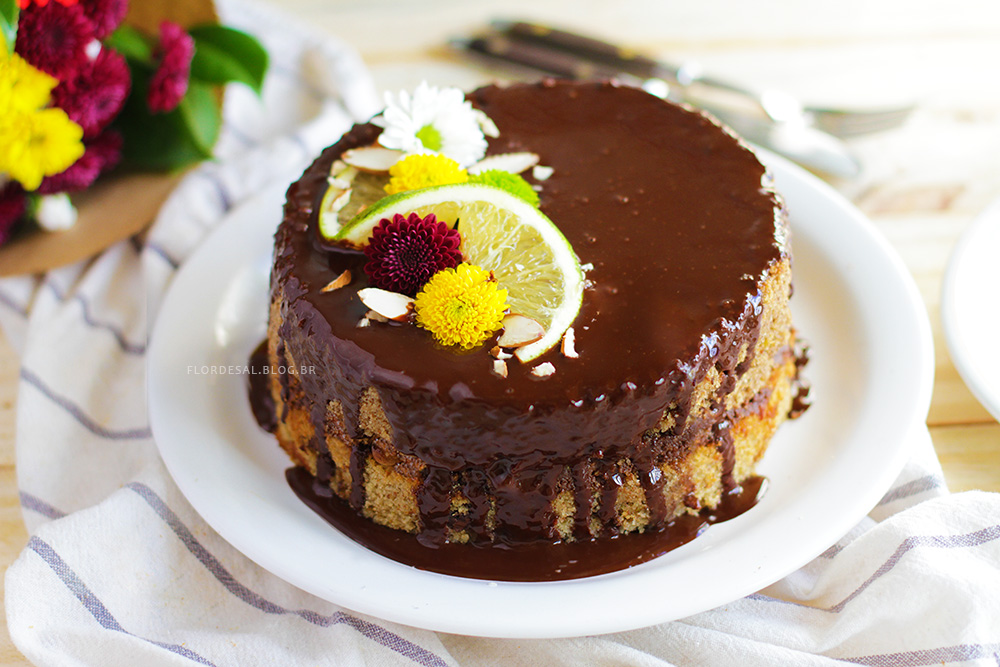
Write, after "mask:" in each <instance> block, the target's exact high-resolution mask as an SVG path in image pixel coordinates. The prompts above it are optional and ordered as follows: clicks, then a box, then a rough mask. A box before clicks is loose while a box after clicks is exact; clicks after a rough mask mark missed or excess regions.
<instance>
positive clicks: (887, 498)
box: [878, 475, 944, 507]
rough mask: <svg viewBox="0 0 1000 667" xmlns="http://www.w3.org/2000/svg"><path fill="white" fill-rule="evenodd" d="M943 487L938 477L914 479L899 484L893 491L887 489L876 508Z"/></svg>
mask: <svg viewBox="0 0 1000 667" xmlns="http://www.w3.org/2000/svg"><path fill="white" fill-rule="evenodd" d="M943 486H944V480H943V479H942V478H941V477H939V476H938V475H927V476H925V477H920V478H919V479H915V480H913V481H911V482H907V483H906V484H900V485H899V486H897V487H895V488H893V489H889V491H888V492H887V493H886V494H885V495H884V496H882V500H880V501H878V507H881V506H882V505H888V504H889V503H891V502H895V501H897V500H902V499H904V498H910V497H911V496H916V495H919V494H921V493H924V492H926V491H932V490H934V489H940V488H941V487H943Z"/></svg>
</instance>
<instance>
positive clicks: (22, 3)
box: [17, 0, 78, 9]
mask: <svg viewBox="0 0 1000 667" xmlns="http://www.w3.org/2000/svg"><path fill="white" fill-rule="evenodd" d="M77 1H78V0H56V2H58V3H59V4H60V5H62V6H63V7H69V6H70V5H75V4H76V3H77ZM31 2H32V0H17V6H18V7H20V8H21V9H27V8H28V5H30V4H31ZM34 3H35V4H36V5H38V6H39V7H44V6H45V5H47V4H49V0H34Z"/></svg>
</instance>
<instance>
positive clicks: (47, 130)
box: [0, 0, 268, 268]
mask: <svg viewBox="0 0 1000 667" xmlns="http://www.w3.org/2000/svg"><path fill="white" fill-rule="evenodd" d="M133 4H134V7H130V6H129V3H128V0H0V245H3V244H4V243H5V242H6V241H8V240H10V239H11V238H14V237H15V236H18V237H21V238H24V237H26V236H30V235H32V233H33V232H34V231H35V230H38V229H39V228H41V229H44V230H60V229H67V228H69V227H72V226H73V224H74V222H75V221H76V219H77V208H76V207H75V206H74V199H78V198H81V199H83V200H84V201H85V202H86V203H87V204H88V205H89V204H90V199H88V197H87V195H90V194H91V193H90V191H91V190H93V189H94V183H95V181H97V180H98V178H99V177H101V176H102V175H103V174H106V173H108V172H109V171H111V170H112V169H115V170H116V171H117V172H118V173H119V174H128V175H129V178H133V177H136V178H139V179H140V180H139V181H138V182H139V184H140V188H139V189H144V190H149V191H150V192H152V191H159V198H162V196H163V195H165V193H166V191H167V190H168V188H169V184H172V182H173V181H172V180H171V179H164V177H162V176H155V177H150V176H148V175H147V176H146V177H145V178H144V179H143V177H142V176H135V175H136V174H141V173H142V172H146V173H147V174H148V172H160V173H162V172H167V173H174V174H176V173H177V172H178V171H180V170H181V169H183V168H184V167H186V166H188V165H191V164H193V163H196V162H199V161H201V160H204V159H207V158H210V157H211V155H212V149H213V147H214V145H215V142H216V140H217V138H218V134H219V130H220V127H221V112H220V107H221V90H222V86H223V85H225V84H226V83H229V82H239V83H242V84H245V85H247V86H249V87H251V88H252V89H254V90H255V91H257V92H258V93H259V92H260V90H261V86H262V83H263V78H264V74H265V71H266V69H267V63H268V57H267V53H266V51H265V50H264V49H263V48H262V47H261V45H260V44H259V43H258V42H257V41H256V40H255V39H254V38H252V37H250V36H249V35H247V34H245V33H243V32H240V31H237V30H234V29H232V28H228V27H225V26H222V25H219V24H218V23H217V22H216V21H214V20H213V18H214V10H213V9H212V7H211V3H206V2H200V3H197V5H195V4H193V3H191V2H178V1H177V0H174V1H172V2H171V1H169V0H164V1H163V2H150V0H142V1H141V2H140V1H137V2H135V3H133ZM198 5H200V6H198ZM192 10H194V11H192ZM192 18H194V20H192ZM206 19H207V20H206ZM184 26H187V27H184ZM101 180H102V181H104V180H105V179H101ZM132 186H134V184H131V185H130V186H129V190H130V191H132V192H135V191H136V190H137V188H135V187H132ZM145 186H149V187H148V188H146V187H145ZM112 187H113V186H112ZM118 194H121V188H119V192H118ZM80 195H83V196H82V197H80ZM71 197H72V198H71ZM97 199H101V198H100V197H98V198H97ZM118 203H119V204H120V203H121V202H118ZM157 203H158V202H157ZM105 208H106V206H105ZM147 208H149V207H148V206H147ZM153 210H155V208H154V209H153ZM151 217H152V215H151V213H150V214H149V216H148V217H147V219H146V220H145V223H148V222H149V219H150V218H151ZM135 231H137V230H136V229H132V230H131V233H134V232H135ZM125 235H128V234H125ZM97 249H99V248H94V250H95V251H96V250H97ZM3 257H4V255H2V254H0V265H2V264H3V263H5V262H4V259H3ZM0 268H2V267H0Z"/></svg>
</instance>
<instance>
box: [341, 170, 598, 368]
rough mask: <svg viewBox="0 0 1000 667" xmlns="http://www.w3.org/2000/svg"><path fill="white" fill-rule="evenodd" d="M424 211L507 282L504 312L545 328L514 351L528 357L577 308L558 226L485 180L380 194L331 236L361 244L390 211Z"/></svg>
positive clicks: (573, 266) (569, 254)
mask: <svg viewBox="0 0 1000 667" xmlns="http://www.w3.org/2000/svg"><path fill="white" fill-rule="evenodd" d="M397 213H398V214H400V215H404V216H405V215H409V214H410V213H416V214H418V215H420V216H421V217H423V216H426V215H427V214H429V213H433V214H434V215H435V216H437V219H438V220H440V221H442V222H444V223H446V224H448V225H449V226H453V225H455V224H456V223H457V225H458V227H457V228H458V231H459V233H460V234H461V235H462V246H461V249H462V255H463V256H464V258H465V260H466V261H467V262H470V263H472V264H476V265H478V266H480V267H482V268H483V269H485V270H487V271H492V272H493V275H494V276H495V277H496V279H497V281H498V282H499V283H500V286H501V287H504V288H506V289H507V303H508V305H509V306H510V311H511V312H512V313H518V314H520V315H525V316H527V317H530V318H531V319H533V320H535V321H537V322H538V323H539V324H541V325H542V326H543V327H544V328H545V335H544V336H543V337H542V338H541V340H538V341H535V342H534V343H531V344H530V345H525V346H524V347H522V348H519V349H518V350H517V357H518V358H519V359H520V360H521V361H525V362H527V361H531V360H532V359H535V358H536V357H538V356H539V355H541V354H542V353H543V352H545V351H546V350H548V349H550V348H552V347H553V346H555V345H556V344H557V343H558V342H559V339H560V338H562V335H563V334H564V333H565V332H566V329H568V328H569V326H570V325H571V324H572V323H573V320H574V319H575V318H576V315H577V313H579V312H580V303H581V302H582V301H583V284H584V276H583V270H582V269H581V268H580V262H579V260H578V259H577V257H576V254H575V253H574V252H573V248H572V246H570V244H569V241H567V240H566V237H565V236H563V234H562V232H560V231H559V228H558V227H556V226H555V225H554V224H553V223H552V221H551V220H549V219H548V218H547V217H545V215H543V214H542V212H541V211H539V210H538V209H537V208H535V207H534V206H531V205H530V204H528V203H527V202H525V201H524V200H523V199H521V198H519V197H516V196H514V195H512V194H510V193H508V192H505V191H504V190H501V189H499V188H495V187H493V186H490V185H483V184H478V183H462V184H457V185H439V186H436V187H432V188H424V189H422V190H411V191H409V192H401V193H399V194H396V195H392V196H389V197H385V198H384V199H382V200H381V201H379V202H378V203H376V204H374V205H373V206H371V207H369V208H367V209H365V210H364V211H363V212H362V213H361V214H360V215H358V216H356V217H355V218H354V219H353V220H351V221H350V222H349V223H347V224H346V225H344V226H343V227H342V228H341V229H340V231H339V232H338V233H337V235H336V236H335V237H334V238H335V240H339V241H343V242H347V243H349V244H351V245H354V246H356V247H364V246H365V245H367V244H368V239H369V238H370V236H371V232H372V229H374V228H375V225H377V224H378V223H379V221H380V220H382V219H383V218H390V219H391V218H392V217H393V216H394V215H396V214H397Z"/></svg>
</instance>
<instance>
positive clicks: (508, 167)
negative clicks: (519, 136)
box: [468, 153, 539, 174]
mask: <svg viewBox="0 0 1000 667" xmlns="http://www.w3.org/2000/svg"><path fill="white" fill-rule="evenodd" d="M538 160H539V158H538V155H537V154H536V153H501V154H500V155H490V156H489V157H484V158H483V159H482V160H480V161H479V162H477V163H476V164H474V165H472V166H471V167H469V169H468V171H469V173H470V174H481V173H483V172H484V171H489V170H490V169H499V170H500V171H509V172H510V173H512V174H520V173H521V172H522V171H524V170H526V169H530V168H531V167H534V166H535V165H536V164H538Z"/></svg>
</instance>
